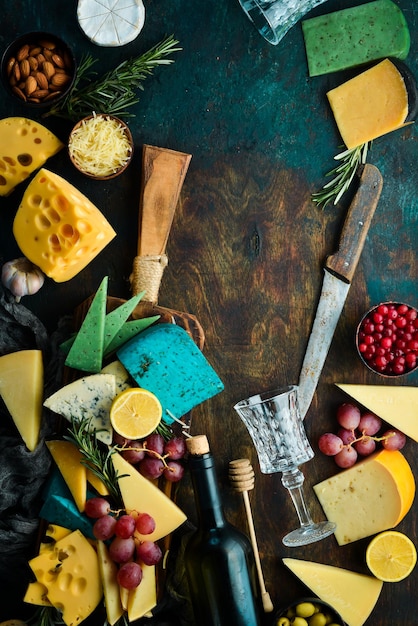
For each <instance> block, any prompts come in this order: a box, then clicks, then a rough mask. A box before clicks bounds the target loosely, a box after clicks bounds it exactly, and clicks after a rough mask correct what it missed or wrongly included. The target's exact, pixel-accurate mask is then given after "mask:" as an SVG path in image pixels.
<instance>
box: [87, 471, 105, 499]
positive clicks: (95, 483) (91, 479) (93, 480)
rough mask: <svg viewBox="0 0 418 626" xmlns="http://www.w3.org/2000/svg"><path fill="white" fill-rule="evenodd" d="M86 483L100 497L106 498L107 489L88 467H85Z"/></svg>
mask: <svg viewBox="0 0 418 626" xmlns="http://www.w3.org/2000/svg"><path fill="white" fill-rule="evenodd" d="M86 477H87V482H88V483H90V485H91V486H92V487H93V489H95V490H96V491H97V493H98V494H99V495H100V496H108V495H109V493H110V492H109V489H108V488H107V487H106V485H105V484H104V482H103V481H102V480H101V478H100V477H99V476H97V474H95V473H94V472H93V471H92V470H91V469H90V468H89V467H86Z"/></svg>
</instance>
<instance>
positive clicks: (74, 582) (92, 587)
mask: <svg viewBox="0 0 418 626" xmlns="http://www.w3.org/2000/svg"><path fill="white" fill-rule="evenodd" d="M29 566H30V568H31V569H32V571H33V573H34V574H35V576H36V579H37V581H38V582H40V583H42V584H43V585H45V587H46V588H47V590H48V599H49V600H50V602H51V604H52V605H53V606H55V607H56V608H58V609H59V610H60V611H62V619H63V620H64V622H65V624H66V625H67V626H77V625H78V624H80V623H81V622H82V621H83V620H84V619H86V617H88V616H89V615H90V614H91V613H92V612H93V611H94V609H95V608H96V607H97V605H98V604H99V602H100V600H101V599H102V595H103V590H102V584H101V580H100V572H99V564H98V559H97V554H96V551H95V550H94V548H93V546H92V545H91V544H90V543H89V542H88V540H87V539H86V538H85V537H84V536H83V535H82V533H81V532H80V531H79V530H75V531H74V532H72V533H71V534H70V535H68V536H67V537H64V538H63V539H60V540H59V541H57V542H56V544H55V546H54V549H53V550H50V551H48V552H44V553H43V554H40V555H38V556H36V557H35V558H33V559H31V560H30V561H29Z"/></svg>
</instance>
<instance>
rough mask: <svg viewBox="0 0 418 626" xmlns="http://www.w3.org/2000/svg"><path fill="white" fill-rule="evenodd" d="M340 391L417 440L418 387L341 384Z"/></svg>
mask: <svg viewBox="0 0 418 626" xmlns="http://www.w3.org/2000/svg"><path fill="white" fill-rule="evenodd" d="M337 387H339V388H340V389H341V390H342V391H344V392H345V393H346V394H348V395H349V396H351V397H352V398H354V400H356V402H359V403H360V404H362V405H363V406H364V407H366V409H368V410H369V411H371V412H372V413H375V414H376V415H378V416H379V417H381V418H382V419H383V420H384V421H385V422H388V424H390V425H391V426H393V427H394V428H397V429H398V430H400V431H402V432H403V433H404V434H405V435H407V436H408V437H411V439H414V441H418V387H390V386H384V385H342V384H337Z"/></svg>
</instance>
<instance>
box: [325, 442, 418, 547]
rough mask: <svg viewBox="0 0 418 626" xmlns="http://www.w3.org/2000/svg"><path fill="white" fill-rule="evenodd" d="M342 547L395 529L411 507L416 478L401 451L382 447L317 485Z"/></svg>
mask: <svg viewBox="0 0 418 626" xmlns="http://www.w3.org/2000/svg"><path fill="white" fill-rule="evenodd" d="M314 491H315V494H316V496H317V497H318V500H319V502H320V503H321V506H322V508H323V509H324V513H325V515H326V516H327V518H328V520H329V521H331V522H334V523H335V524H336V525H337V527H336V529H335V531H334V534H335V538H336V540H337V542H338V544H339V545H340V546H343V545H345V544H348V543H351V542H353V541H357V540H358V539H363V538H365V537H369V536H370V535H374V534H376V533H378V532H381V531H383V530H388V529H390V528H394V527H395V526H397V525H398V524H399V522H401V521H402V520H403V518H404V517H405V515H406V514H407V513H408V511H409V510H410V508H411V506H412V503H413V501H414V496H415V479H414V475H413V473H412V470H411V467H410V465H409V463H408V461H407V460H406V459H405V457H404V456H403V454H402V452H400V451H399V450H396V451H389V450H382V451H380V452H376V453H375V454H373V455H371V456H369V457H367V458H365V459H364V460H363V461H359V462H358V463H356V464H355V465H354V466H353V467H350V468H349V469H346V470H344V471H342V472H339V473H338V474H336V475H335V476H332V477H331V478H327V479H326V480H324V481H322V482H320V483H318V484H316V485H314Z"/></svg>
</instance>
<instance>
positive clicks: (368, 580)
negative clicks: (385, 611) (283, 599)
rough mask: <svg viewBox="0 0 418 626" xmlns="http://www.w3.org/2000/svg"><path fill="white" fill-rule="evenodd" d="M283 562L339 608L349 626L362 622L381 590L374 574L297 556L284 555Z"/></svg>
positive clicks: (324, 598)
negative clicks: (297, 557)
mask: <svg viewBox="0 0 418 626" xmlns="http://www.w3.org/2000/svg"><path fill="white" fill-rule="evenodd" d="M283 563H284V564H285V565H286V567H288V568H289V569H290V570H291V571H292V572H293V573H294V574H295V575H296V576H297V577H298V578H299V579H300V580H301V581H302V582H303V583H304V584H305V585H306V586H307V587H309V589H311V591H313V592H314V593H315V594H316V595H317V596H318V597H319V598H320V599H321V600H323V601H324V602H327V603H328V604H329V605H330V606H332V607H333V608H334V609H335V610H336V611H338V613H339V614H340V615H341V617H342V618H343V620H344V621H345V622H346V623H347V624H348V626H363V624H364V622H365V621H366V620H367V618H368V617H369V615H370V614H371V612H372V611H373V609H374V607H375V605H376V602H377V601H378V599H379V596H380V592H381V590H382V586H383V583H382V581H381V580H377V578H374V577H373V576H366V575H365V574H357V573H355V572H350V571H349V570H346V569H342V568H340V567H335V566H332V565H325V564H323V563H314V562H313V561H302V560H300V559H292V558H284V559H283Z"/></svg>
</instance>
